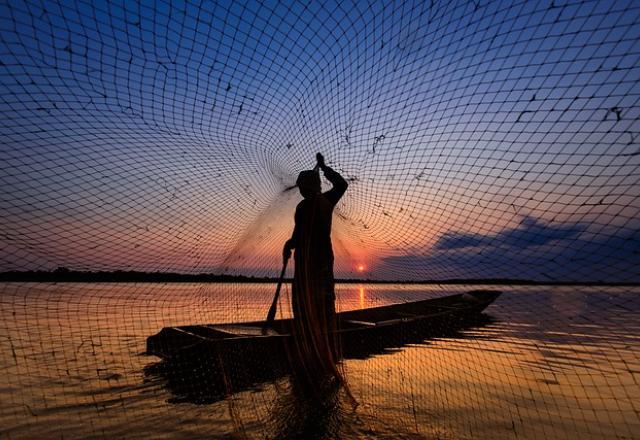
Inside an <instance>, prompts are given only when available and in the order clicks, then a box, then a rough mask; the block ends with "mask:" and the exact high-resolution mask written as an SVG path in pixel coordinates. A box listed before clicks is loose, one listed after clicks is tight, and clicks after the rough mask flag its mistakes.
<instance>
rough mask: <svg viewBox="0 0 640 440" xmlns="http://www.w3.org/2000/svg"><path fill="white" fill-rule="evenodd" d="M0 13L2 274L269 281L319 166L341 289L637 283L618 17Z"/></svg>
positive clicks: (629, 50) (314, 5) (494, 9)
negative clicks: (346, 184)
mask: <svg viewBox="0 0 640 440" xmlns="http://www.w3.org/2000/svg"><path fill="white" fill-rule="evenodd" d="M0 11H1V14H0V17H2V18H0V54H1V56H2V65H0V81H2V99H1V100H0V111H1V112H2V115H3V118H2V120H3V121H2V122H1V123H0V135H1V136H2V139H3V142H2V145H1V146H0V159H1V162H2V164H3V165H2V166H1V167H0V182H1V184H2V187H3V190H2V198H1V199H0V208H2V212H3V214H2V215H1V218H0V224H1V225H2V230H3V233H4V235H3V237H1V238H0V239H1V240H2V249H1V250H0V268H2V269H16V268H17V269H31V268H42V269H48V268H54V267H57V266H60V265H66V266H69V267H73V268H79V269H115V268H132V269H142V270H180V271H190V272H200V271H210V270H211V271H223V270H226V271H231V272H234V273H235V272H242V273H254V274H267V275H269V274H272V273H273V272H274V271H277V266H278V265H279V257H278V254H279V248H280V247H281V246H282V243H283V242H284V240H286V238H287V236H288V234H289V233H290V228H291V225H292V215H293V209H294V208H295V204H296V203H297V201H298V200H299V198H297V195H296V194H292V193H288V194H282V190H283V189H284V188H285V187H286V186H288V185H290V184H292V183H293V181H294V180H295V176H296V175H297V173H298V172H299V171H300V170H302V169H305V168H310V167H312V166H313V157H314V155H315V152H316V151H322V152H324V153H325V156H326V157H327V159H328V161H329V162H330V163H331V164H332V165H333V166H335V167H336V169H338V170H340V171H341V172H343V173H344V174H345V176H346V177H349V178H350V179H351V186H350V188H349V191H348V192H347V194H346V195H345V198H344V199H343V201H342V202H341V204H340V205H339V207H338V211H337V213H336V219H335V228H334V247H335V248H336V254H337V263H336V270H337V272H338V274H339V276H353V275H355V274H354V267H357V266H358V265H359V264H365V265H366V266H367V268H368V270H367V276H371V277H378V278H394V279H424V278H430V279H431V278H435V279H437V278H449V277H467V276H469V277H484V276H487V277H519V276H521V275H522V274H526V276H527V277H529V278H536V279H538V278H539V279H544V280H546V279H548V278H549V277H551V278H554V279H582V278H584V277H588V276H591V277H593V278H597V279H607V280H615V281H628V280H635V281H637V280H638V279H640V274H639V273H638V270H637V269H635V270H634V267H633V266H630V264H629V262H630V261H631V262H635V261H636V260H637V255H638V252H639V249H638V244H637V231H638V228H639V226H640V223H639V221H638V220H637V219H638V218H640V215H639V214H640V213H639V212H638V211H639V210H640V202H639V192H640V191H639V190H638V188H640V185H638V179H639V176H640V169H639V165H640V155H638V154H637V153H638V151H640V150H639V149H640V147H639V146H638V142H637V137H638V135H639V134H640V126H639V124H638V118H639V116H640V112H639V106H638V98H639V96H640V86H639V85H638V84H639V83H638V81H639V79H640V78H639V76H640V68H639V67H638V66H639V65H640V63H639V62H638V61H639V59H638V58H639V54H640V38H639V37H640V35H639V31H640V5H638V4H637V3H636V2H631V1H627V2H611V1H556V2H530V1H527V2H524V1H523V2H499V1H475V2H463V1H460V2H438V1H436V2H433V3H431V2H418V1H407V2H398V3H395V4H393V5H386V4H385V2H371V3H364V2H333V3H332V2H311V3H310V4H308V5H307V2H262V3H257V2H248V3H247V2H217V3H215V4H214V3H209V2H171V3H170V4H169V3H167V2H140V3H134V2H120V3H118V2H109V3H108V4H106V3H105V2H86V1H68V2H33V3H32V2H18V1H15V2H14V1H10V2H6V3H5V4H3V5H2V6H0ZM558 231H564V232H567V231H569V232H571V233H568V232H567V233H559V232H558ZM514 234H515V236H517V237H518V243H519V244H518V245H514V244H513V237H514ZM509 240H511V241H509ZM469 241H470V242H473V243H475V245H474V246H462V247H461V246H459V244H460V243H465V242H469ZM443 243H444V244H447V243H448V246H447V245H443ZM453 243H457V244H458V246H456V245H452V244H453ZM623 243H624V244H623ZM483 248H484V249H483ZM576 249H581V250H582V253H583V254H585V253H586V258H587V259H588V264H583V265H580V263H575V264H566V261H577V260H576V259H575V255H574V253H575V252H576ZM482 252H484V253H482ZM480 254H482V255H485V256H486V255H492V257H491V258H486V257H478V255H480ZM545 256H546V257H545ZM533 258H535V259H536V261H539V262H540V263H537V264H535V265H533V266H531V264H529V263H530V260H531V259H533ZM572 258H573V259H572ZM562 261H564V262H565V263H561V262H562ZM587 267H588V268H589V270H586V269H585V268H587ZM635 267H638V266H637V265H636V266H635ZM483 274H484V275H483Z"/></svg>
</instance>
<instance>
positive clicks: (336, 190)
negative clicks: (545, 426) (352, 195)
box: [316, 153, 349, 205]
mask: <svg viewBox="0 0 640 440" xmlns="http://www.w3.org/2000/svg"><path fill="white" fill-rule="evenodd" d="M316 159H317V160H318V166H319V167H320V169H321V170H322V172H323V173H324V177H326V178H327V180H328V181H329V182H331V184H332V185H333V188H331V189H330V190H329V191H327V192H326V193H324V196H325V197H326V198H327V199H328V200H329V201H331V203H333V204H334V205H335V204H337V203H338V200H340V198H341V197H342V195H343V194H344V193H345V191H346V190H347V187H348V186H349V184H348V183H347V181H346V180H344V178H343V177H342V176H341V175H340V174H339V173H338V172H337V171H335V170H334V169H333V168H331V167H329V166H327V164H325V163H324V157H323V156H322V154H320V153H318V154H317V155H316Z"/></svg>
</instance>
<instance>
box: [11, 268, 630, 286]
mask: <svg viewBox="0 0 640 440" xmlns="http://www.w3.org/2000/svg"><path fill="white" fill-rule="evenodd" d="M277 281H278V279H277V278H270V277H254V276H249V275H228V274H214V273H198V274H187V273H178V272H141V271H135V270H128V271H125V270H114V271H79V270H70V269H68V268H66V267H58V268H57V269H55V270H52V271H43V270H36V271H32V270H30V271H8V272H0V282H36V283H37V282H47V283H52V282H53V283H275V282H277ZM285 281H286V282H291V279H285ZM336 282H339V283H368V284H444V285H460V284H475V285H490V284H493V285H512V286H529V285H531V286H558V285H578V286H638V285H639V284H638V283H627V282H625V283H606V282H598V281H587V282H579V281H535V280H522V279H509V278H492V279H476V278H469V279H448V280H371V279H358V278H346V279H337V280H336Z"/></svg>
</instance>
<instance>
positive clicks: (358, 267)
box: [356, 264, 366, 272]
mask: <svg viewBox="0 0 640 440" xmlns="http://www.w3.org/2000/svg"><path fill="white" fill-rule="evenodd" d="M356 269H357V270H358V272H364V271H365V269H366V266H365V265H364V264H358V265H357V266H356Z"/></svg>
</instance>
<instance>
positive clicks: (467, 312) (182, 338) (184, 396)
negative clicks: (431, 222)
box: [145, 290, 500, 404]
mask: <svg viewBox="0 0 640 440" xmlns="http://www.w3.org/2000/svg"><path fill="white" fill-rule="evenodd" d="M499 295H500V292H494V291H487V290H474V291H471V292H467V293H461V294H456V295H451V296H445V297H440V298H435V299H428V300H424V301H418V302H411V303H403V304H394V305H389V306H382V307H375V308H370V309H362V310H352V311H348V312H342V313H339V314H338V315H337V327H338V329H337V332H336V334H335V336H336V337H337V338H336V339H337V341H338V345H339V353H340V357H341V358H342V359H354V358H357V359H365V358H367V357H370V356H372V355H377V354H385V353H389V352H393V351H394V350H395V349H397V348H399V347H402V346H405V345H406V344H421V343H425V342H426V341H428V339H429V338H434V337H457V338H462V337H465V335H464V334H462V333H460V331H461V330H463V329H465V328H469V327H478V326H482V325H485V324H487V323H489V322H492V319H491V318H490V317H488V316H486V315H484V314H482V313H481V312H482V311H483V310H484V309H485V308H486V307H487V306H488V305H489V304H491V303H492V302H493V301H494V300H495V299H496V298H497V297H498V296H499ZM292 324H293V322H292V320H291V319H281V320H276V321H275V322H274V323H273V326H272V328H271V329H269V332H268V333H267V334H266V335H264V334H263V332H262V328H263V325H264V322H263V321H255V322H244V323H238V324H207V325H190V326H181V327H166V328H164V329H162V330H161V331H160V332H159V333H157V334H155V335H153V336H150V337H149V338H148V339H147V354H150V355H155V356H158V357H160V358H161V361H160V362H157V363H153V364H150V365H148V366H147V367H145V374H146V375H147V376H148V377H156V378H158V377H159V378H160V379H162V380H163V381H164V383H165V386H166V387H167V388H168V390H169V391H170V392H171V394H172V395H173V397H172V398H171V399H170V401H171V402H189V403H194V404H206V403H212V402H216V401H219V400H220V399H223V398H225V397H226V396H228V395H230V394H232V393H235V392H239V391H243V390H249V389H253V388H254V387H259V386H261V385H262V384H264V383H266V382H269V381H273V380H276V379H278V378H280V377H283V376H287V375H288V376H289V377H292V376H295V375H296V370H298V367H297V365H298V364H296V362H297V360H296V359H295V357H296V353H295V344H291V342H293V337H292V336H291V329H292Z"/></svg>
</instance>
